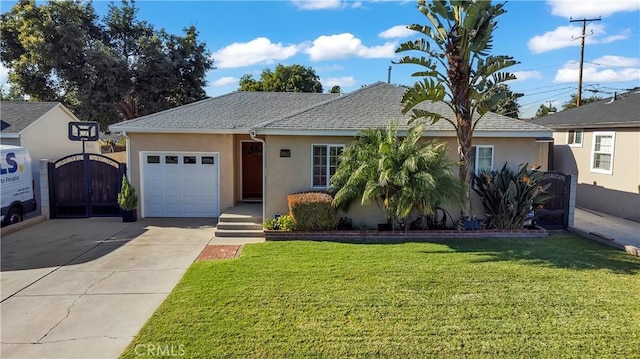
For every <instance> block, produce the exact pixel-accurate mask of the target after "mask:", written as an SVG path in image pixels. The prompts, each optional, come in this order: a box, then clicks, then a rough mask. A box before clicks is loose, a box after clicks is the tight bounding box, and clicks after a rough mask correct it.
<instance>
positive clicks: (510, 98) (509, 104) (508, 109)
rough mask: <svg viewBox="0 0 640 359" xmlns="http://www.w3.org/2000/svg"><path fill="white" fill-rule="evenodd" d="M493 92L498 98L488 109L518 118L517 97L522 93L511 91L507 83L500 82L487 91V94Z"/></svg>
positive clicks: (518, 106) (490, 94)
mask: <svg viewBox="0 0 640 359" xmlns="http://www.w3.org/2000/svg"><path fill="white" fill-rule="evenodd" d="M494 94H499V96H500V97H499V98H500V99H499V100H498V102H497V103H496V104H495V105H494V106H493V107H491V108H490V109H489V111H491V112H494V113H497V114H499V115H503V116H507V117H512V118H518V117H519V116H520V105H519V104H518V99H519V98H520V97H522V96H524V94H523V93H519V92H513V91H511V88H510V87H509V85H507V84H504V83H501V84H497V85H496V86H495V87H493V88H492V89H490V90H489V91H488V95H489V96H493V95H494Z"/></svg>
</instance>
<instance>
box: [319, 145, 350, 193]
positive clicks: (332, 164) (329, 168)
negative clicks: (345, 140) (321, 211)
mask: <svg viewBox="0 0 640 359" xmlns="http://www.w3.org/2000/svg"><path fill="white" fill-rule="evenodd" d="M343 150H344V145H313V146H312V161H311V163H312V173H311V185H312V186H313V187H324V188H326V187H329V181H330V180H331V176H333V175H334V174H335V173H336V170H337V169H338V163H339V159H340V155H341V154H342V151H343Z"/></svg>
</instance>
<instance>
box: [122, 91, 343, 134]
mask: <svg viewBox="0 0 640 359" xmlns="http://www.w3.org/2000/svg"><path fill="white" fill-rule="evenodd" d="M336 96H338V95H337V94H322V93H300V92H232V93H229V94H226V95H222V96H219V97H214V98H209V99H206V100H202V101H198V102H194V103H191V104H188V105H184V106H180V107H176V108H173V109H169V110H165V111H162V112H158V113H154V114H151V115H147V116H143V117H139V118H137V119H133V120H129V121H125V122H121V123H118V124H115V125H112V126H111V127H110V129H111V130H112V131H120V130H128V131H135V129H140V130H153V129H164V130H170V129H176V130H177V129H181V130H185V129H192V130H206V129H209V130H232V129H249V128H251V127H252V126H253V125H255V124H258V123H261V122H264V121H267V120H272V119H274V118H279V117H281V116H284V115H286V114H287V113H291V112H294V111H297V110H300V109H303V108H307V107H309V106H312V105H315V104H318V103H320V102H322V101H326V100H328V99H331V98H333V97H336Z"/></svg>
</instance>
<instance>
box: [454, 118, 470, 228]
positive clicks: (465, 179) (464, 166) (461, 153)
mask: <svg viewBox="0 0 640 359" xmlns="http://www.w3.org/2000/svg"><path fill="white" fill-rule="evenodd" d="M457 132H458V157H459V160H460V165H459V167H458V171H459V172H458V175H459V176H460V181H462V183H463V184H464V186H463V188H462V191H463V193H462V198H463V200H464V202H463V205H462V207H461V208H460V215H461V216H462V218H463V219H467V218H470V217H471V193H470V191H471V173H470V172H469V167H470V164H471V161H472V159H471V133H470V132H471V131H467V130H465V128H464V127H459V128H458V131H457Z"/></svg>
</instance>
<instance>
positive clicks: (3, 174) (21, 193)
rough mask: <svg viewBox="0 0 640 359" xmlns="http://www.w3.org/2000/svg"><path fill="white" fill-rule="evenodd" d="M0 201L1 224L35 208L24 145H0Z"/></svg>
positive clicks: (29, 160)
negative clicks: (0, 210) (0, 209)
mask: <svg viewBox="0 0 640 359" xmlns="http://www.w3.org/2000/svg"><path fill="white" fill-rule="evenodd" d="M0 150H1V154H0V189H1V190H2V191H1V193H0V202H2V212H1V217H0V221H1V222H2V226H6V225H9V224H13V223H18V222H21V221H22V220H24V216H25V215H26V214H27V213H30V212H33V211H35V210H36V208H37V203H36V199H35V192H34V186H35V182H34V181H33V174H32V172H31V156H29V151H28V150H27V149H26V148H24V147H18V146H10V145H0Z"/></svg>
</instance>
